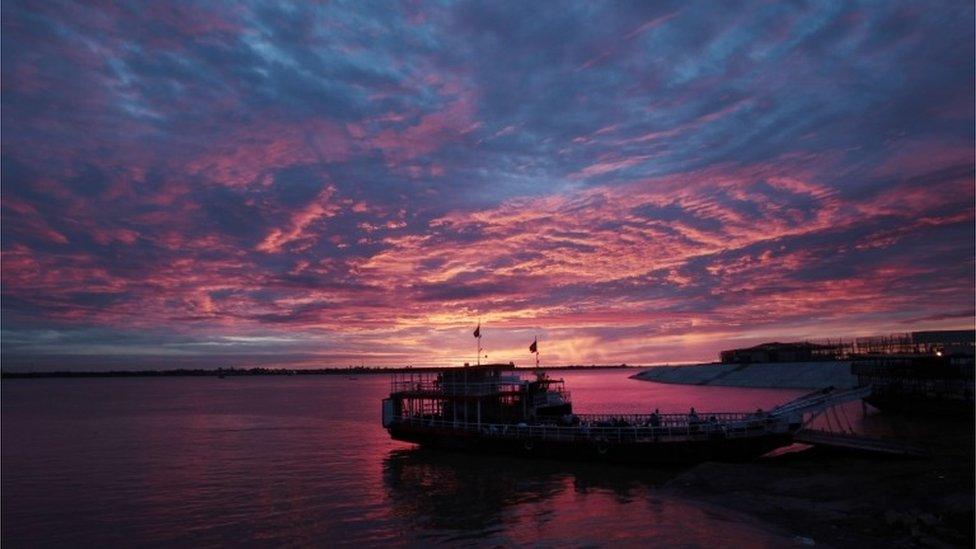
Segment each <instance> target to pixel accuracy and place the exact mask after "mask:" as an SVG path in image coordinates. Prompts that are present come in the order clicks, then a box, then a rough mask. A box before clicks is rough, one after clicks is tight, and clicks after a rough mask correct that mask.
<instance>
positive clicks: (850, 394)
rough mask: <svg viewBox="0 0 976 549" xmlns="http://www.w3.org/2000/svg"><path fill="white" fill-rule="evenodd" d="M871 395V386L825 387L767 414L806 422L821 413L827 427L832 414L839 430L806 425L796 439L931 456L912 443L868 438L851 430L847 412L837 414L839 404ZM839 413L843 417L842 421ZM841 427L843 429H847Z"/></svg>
mask: <svg viewBox="0 0 976 549" xmlns="http://www.w3.org/2000/svg"><path fill="white" fill-rule="evenodd" d="M870 394H871V386H870V385H868V386H865V387H855V388H853V389H845V390H837V389H834V388H833V387H827V388H826V389H821V390H819V391H814V392H812V393H809V394H806V395H803V396H801V397H799V398H797V399H795V400H792V401H790V402H787V403H786V404H783V405H782V406H777V407H776V408H774V409H772V410H771V411H770V413H769V414H770V415H771V416H774V417H781V418H788V419H789V420H790V421H791V422H794V423H796V422H802V423H803V424H804V425H809V424H810V423H812V422H813V420H814V419H815V418H817V417H818V416H820V415H824V416H825V417H826V419H827V424H828V426H830V425H831V421H830V420H831V415H833V425H835V426H837V427H838V428H839V429H842V430H841V431H840V432H838V431H832V430H822V429H811V428H809V427H805V428H803V429H800V430H799V431H797V432H796V434H795V435H794V436H793V440H794V441H795V442H801V443H803V444H812V445H814V446H826V447H831V448H843V449H847V450H858V451H862V452H872V453H878V454H888V455H895V456H911V457H926V456H928V455H930V452H929V451H928V450H926V449H925V448H922V447H920V446H916V445H914V444H909V443H907V442H902V441H899V440H892V439H887V438H878V437H871V436H866V435H863V434H858V433H855V432H854V429H853V427H852V425H851V423H850V420H848V419H846V414H843V413H841V414H838V411H841V412H843V408H838V406H839V405H841V404H844V403H847V402H853V401H856V400H860V399H862V398H864V397H866V396H868V395H870ZM840 416H844V420H843V421H842V420H841V417H840ZM845 422H846V424H847V425H846V427H845V425H844V423H845ZM843 429H846V432H845V431H843Z"/></svg>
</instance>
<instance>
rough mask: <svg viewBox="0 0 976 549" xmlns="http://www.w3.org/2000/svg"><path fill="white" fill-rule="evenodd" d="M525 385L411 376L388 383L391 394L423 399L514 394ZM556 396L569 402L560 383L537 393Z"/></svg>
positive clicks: (550, 385)
mask: <svg viewBox="0 0 976 549" xmlns="http://www.w3.org/2000/svg"><path fill="white" fill-rule="evenodd" d="M525 388H526V384H525V382H524V381H522V380H513V379H497V380H491V381H479V382H464V381H457V380H447V381H445V380H443V379H439V378H437V377H422V376H413V377H407V378H396V379H394V380H393V381H391V382H390V392H391V393H412V394H415V395H422V396H425V397H433V398H436V397H443V396H490V395H505V394H515V393H519V392H522V391H525V390H526V389H525ZM546 394H558V395H561V396H562V399H563V401H565V402H568V401H569V392H568V391H566V390H565V389H563V383H562V382H561V381H554V382H551V383H550V384H549V385H548V390H547V391H546V392H544V393H539V396H542V395H546Z"/></svg>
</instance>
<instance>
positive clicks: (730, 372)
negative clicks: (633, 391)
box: [632, 360, 857, 389]
mask: <svg viewBox="0 0 976 549" xmlns="http://www.w3.org/2000/svg"><path fill="white" fill-rule="evenodd" d="M632 377H633V378H634V379H640V380H644V381H656V382H658V383H674V384H681V385H715V386H725V387H765V388H778V389H821V388H824V387H830V386H833V387H837V388H839V389H846V388H850V387H855V386H856V385H857V377H856V376H854V375H853V374H851V363H850V361H847V360H838V361H820V362H776V363H751V364H719V363H714V364H692V365H686V366H655V367H653V368H649V369H647V370H644V371H643V372H640V373H638V374H636V375H634V376H632Z"/></svg>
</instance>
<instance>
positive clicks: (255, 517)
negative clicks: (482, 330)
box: [0, 370, 800, 547]
mask: <svg viewBox="0 0 976 549" xmlns="http://www.w3.org/2000/svg"><path fill="white" fill-rule="evenodd" d="M633 373H634V371H633V370H601V371H587V372H584V371H570V372H555V373H553V376H554V377H563V378H564V379H565V380H566V385H567V389H569V390H570V391H571V392H572V396H573V402H574V408H575V411H577V412H578V413H610V412H626V413H647V412H650V411H652V410H653V409H654V408H660V410H661V411H662V412H685V411H687V410H688V408H689V407H690V406H695V408H696V409H697V410H699V411H702V412H708V411H751V410H755V409H756V408H758V407H762V408H765V409H768V408H771V407H772V406H774V405H776V404H779V403H782V402H785V401H787V400H789V399H791V398H793V397H794V396H796V395H798V394H799V393H800V392H799V391H794V390H779V389H741V388H723V387H689V386H679V385H662V384H657V383H651V382H647V381H638V380H632V379H629V376H630V375H631V374H633ZM0 389H2V399H0V409H2V425H0V427H2V441H0V442H2V444H0V473H2V474H0V477H2V478H0V489H2V498H0V499H2V517H0V528H2V542H3V545H4V546H5V547H37V546H53V545H59V546H80V545H84V546H118V545H125V546H132V545H139V546H187V545H193V546H204V547H206V546H218V545H221V546H224V545H242V544H243V545H258V546H267V545H330V546H331V545H360V546H375V545H384V546H389V545H392V546H421V545H429V544H432V543H449V544H454V543H460V544H465V545H475V546H487V547H497V546H508V545H513V544H514V545H526V544H528V545H534V546H542V547H549V546H552V547H556V546H565V545H571V546H586V545H593V546H595V545H609V544H613V545H622V546H647V545H649V544H653V545H658V546H686V547H723V546H730V547H731V546H734V547H770V546H782V545H784V544H792V543H793V539H794V535H795V533H792V532H786V531H783V530H780V529H778V528H776V527H773V526H771V525H767V524H763V523H760V522H758V521H757V520H755V519H752V518H750V517H748V516H746V515H744V514H740V513H738V512H736V511H732V510H727V509H721V508H712V507H705V506H702V505H700V504H697V503H695V502H692V501H687V500H684V499H681V498H677V497H675V496H673V495H666V494H665V493H663V492H662V491H661V490H660V486H661V485H662V484H663V483H664V482H666V481H667V480H668V479H669V478H671V477H673V476H674V475H675V474H678V473H680V472H681V471H680V470H655V469H640V468H633V467H618V466H606V465H600V466H596V465H590V464H585V463H569V462H567V463H563V462H552V461H533V460H521V459H516V458H503V457H491V456H474V455H466V454H452V453H441V452H436V451H424V450H420V449H417V448H415V447H413V446H412V445H410V444H405V443H399V442H395V441H392V440H390V438H389V436H388V435H387V433H386V432H385V431H384V430H383V429H382V428H381V426H380V399H381V398H383V397H384V396H385V395H386V394H387V393H388V392H389V377H388V376H385V375H358V376H356V377H355V378H349V377H346V376H339V375H336V376H293V377H252V378H227V379H217V378H117V379H116V378H103V379H33V380H5V381H3V382H2V384H0Z"/></svg>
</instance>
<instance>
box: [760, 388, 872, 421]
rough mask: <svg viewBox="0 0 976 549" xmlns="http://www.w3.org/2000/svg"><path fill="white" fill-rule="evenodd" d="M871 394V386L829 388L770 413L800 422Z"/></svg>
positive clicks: (802, 397) (793, 401)
mask: <svg viewBox="0 0 976 549" xmlns="http://www.w3.org/2000/svg"><path fill="white" fill-rule="evenodd" d="M870 394H871V387H870V386H866V387H855V388H853V389H842V390H841V389H835V388H833V387H827V388H826V389H821V390H819V391H814V392H812V393H808V394H806V395H803V396H801V397H799V398H797V399H795V400H791V401H789V402H787V403H786V404H783V405H781V406H777V407H776V408H773V409H772V410H770V411H769V415H771V416H773V417H781V418H790V419H792V420H794V421H797V422H798V421H801V420H802V419H803V416H805V415H806V414H810V415H811V418H812V417H816V416H817V415H820V414H822V413H824V412H825V411H827V410H829V409H830V408H833V407H834V406H837V405H838V404H844V403H845V402H852V401H855V400H860V399H862V398H864V397H866V396H868V395H870Z"/></svg>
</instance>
